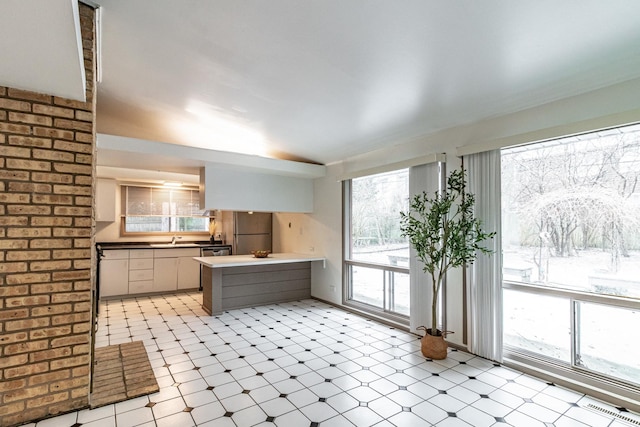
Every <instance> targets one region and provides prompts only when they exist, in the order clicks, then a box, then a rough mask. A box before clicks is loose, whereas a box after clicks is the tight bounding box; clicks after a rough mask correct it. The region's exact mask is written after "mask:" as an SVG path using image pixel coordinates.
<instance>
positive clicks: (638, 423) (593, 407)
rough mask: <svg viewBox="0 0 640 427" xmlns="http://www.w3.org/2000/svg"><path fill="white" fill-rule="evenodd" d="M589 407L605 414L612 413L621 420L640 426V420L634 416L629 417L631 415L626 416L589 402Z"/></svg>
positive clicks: (611, 414)
mask: <svg viewBox="0 0 640 427" xmlns="http://www.w3.org/2000/svg"><path fill="white" fill-rule="evenodd" d="M587 408H589V409H591V410H592V411H596V412H601V413H603V414H607V415H610V416H612V417H615V418H617V419H619V420H622V421H626V422H628V423H629V424H633V425H634V426H640V421H638V420H634V419H633V418H629V417H627V416H624V415H622V414H620V413H618V412H613V411H610V410H608V409H605V408H601V407H600V406H596V405H594V404H592V403H589V404H588V405H587Z"/></svg>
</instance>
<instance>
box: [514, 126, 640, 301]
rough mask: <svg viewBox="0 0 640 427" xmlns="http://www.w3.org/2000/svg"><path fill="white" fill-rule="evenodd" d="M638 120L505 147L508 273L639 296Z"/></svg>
mask: <svg viewBox="0 0 640 427" xmlns="http://www.w3.org/2000/svg"><path fill="white" fill-rule="evenodd" d="M639 182H640V127H639V126H634V127H626V128H618V129H612V130H608V131H603V132H595V133H591V134H587V135H580V136H578V137H571V138H564V139H560V140H554V141H549V142H545V143H538V144H532V145H528V146H524V147H516V148H513V149H509V150H503V154H502V190H503V191H502V201H503V206H502V218H503V220H502V221H503V223H502V233H503V242H502V246H503V266H504V271H503V274H504V279H505V280H512V281H518V282H531V283H536V284H540V285H544V286H550V287H559V288H565V289H575V290H580V291H587V292H594V293H602V294H614V295H624V296H629V297H635V298H639V297H640V221H638V218H639V217H640V185H638V183H639Z"/></svg>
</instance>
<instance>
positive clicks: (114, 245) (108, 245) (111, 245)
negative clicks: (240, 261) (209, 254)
mask: <svg viewBox="0 0 640 427" xmlns="http://www.w3.org/2000/svg"><path fill="white" fill-rule="evenodd" d="M96 247H99V248H100V249H102V250H106V249H178V248H231V245H222V244H214V243H210V242H209V241H207V240H204V241H197V242H180V243H176V244H175V245H172V244H171V243H163V242H98V243H96Z"/></svg>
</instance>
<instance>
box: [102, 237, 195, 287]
mask: <svg viewBox="0 0 640 427" xmlns="http://www.w3.org/2000/svg"><path fill="white" fill-rule="evenodd" d="M197 256H200V249H199V248H175V249H174V248H169V249H104V250H103V258H102V260H101V261H100V296H105V297H107V296H119V295H127V294H141V293H149V292H171V291H176V290H178V289H195V288H197V287H199V286H200V264H199V263H198V262H196V261H195V260H194V259H193V257H197Z"/></svg>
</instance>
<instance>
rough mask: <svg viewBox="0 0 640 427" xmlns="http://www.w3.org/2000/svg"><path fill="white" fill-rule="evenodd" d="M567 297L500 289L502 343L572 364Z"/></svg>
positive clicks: (569, 314)
mask: <svg viewBox="0 0 640 427" xmlns="http://www.w3.org/2000/svg"><path fill="white" fill-rule="evenodd" d="M569 309H570V305H569V300H567V299H562V298H555V297H550V296H546V295H534V294H530V293H527V292H520V291H515V290H512V289H504V290H503V319H504V325H503V327H504V332H503V333H504V344H505V345H508V346H512V347H516V348H519V349H522V350H527V351H530V352H534V353H538V354H541V355H543V356H546V357H550V358H552V359H558V360H561V361H563V362H567V363H571V313H570V311H569Z"/></svg>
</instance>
